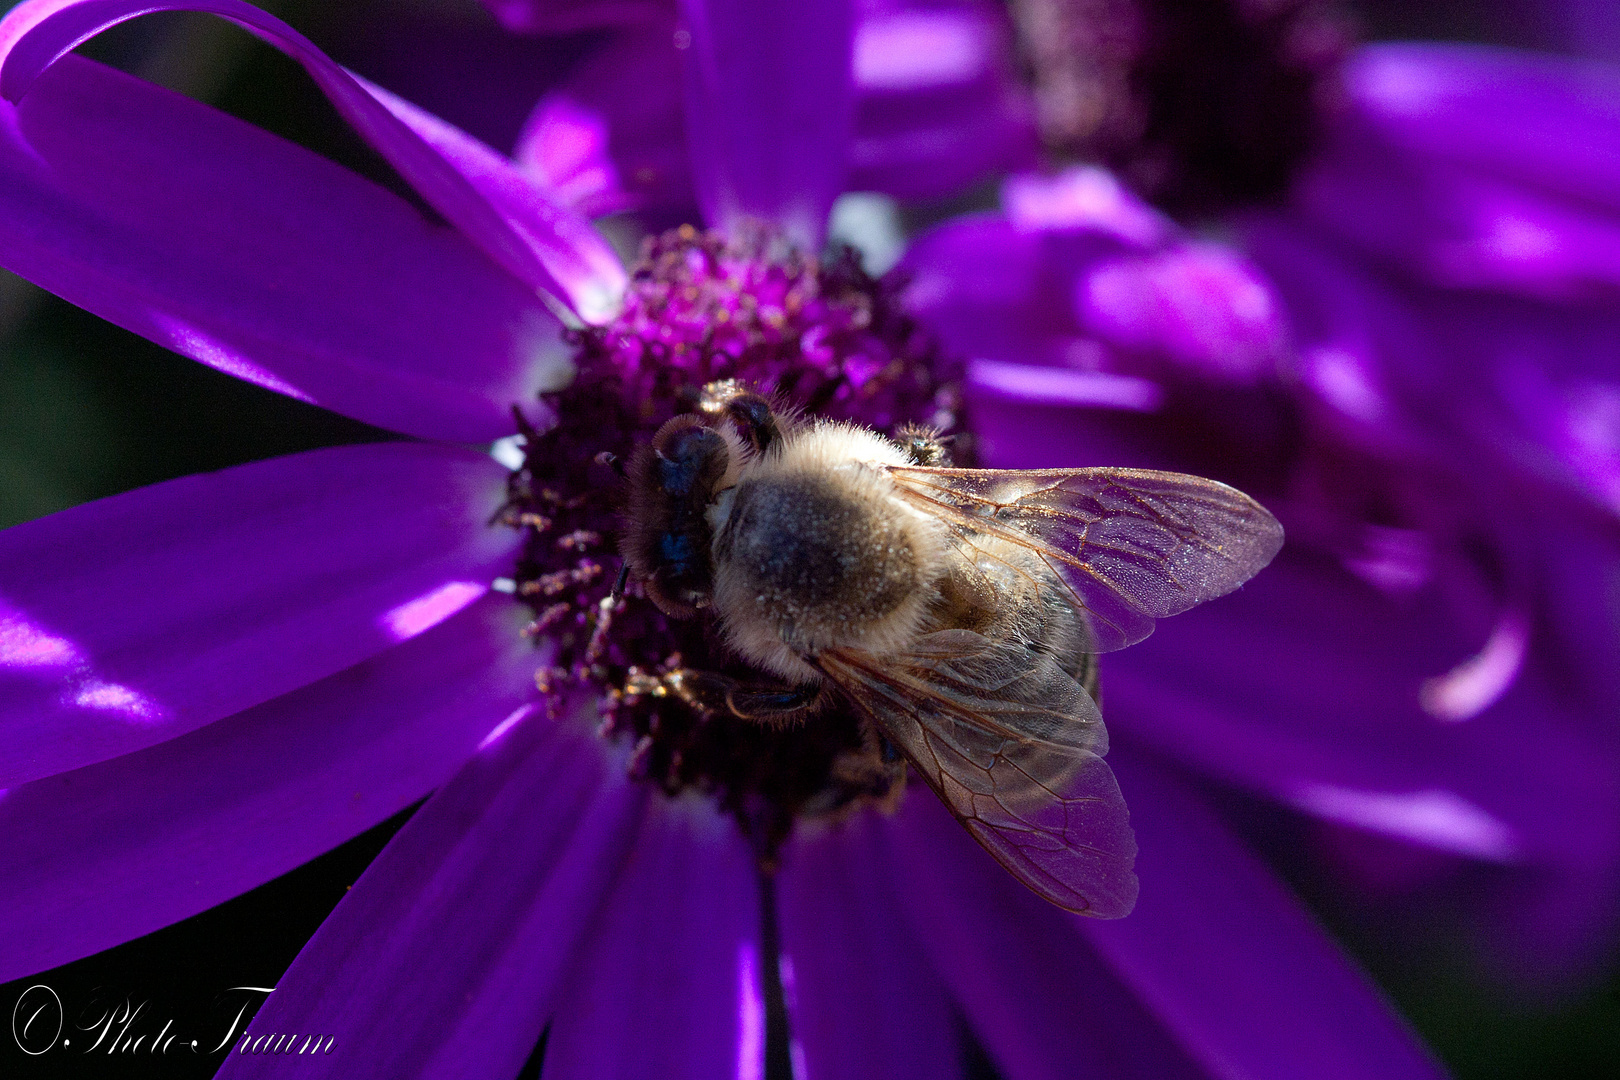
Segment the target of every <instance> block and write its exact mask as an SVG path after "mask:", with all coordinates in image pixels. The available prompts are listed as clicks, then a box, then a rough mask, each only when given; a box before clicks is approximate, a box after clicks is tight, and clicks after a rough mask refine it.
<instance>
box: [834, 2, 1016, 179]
mask: <svg viewBox="0 0 1620 1080" xmlns="http://www.w3.org/2000/svg"><path fill="white" fill-rule="evenodd" d="M860 16H861V17H860V21H859V23H858V25H857V27H856V33H855V52H854V69H855V86H856V93H857V95H858V104H857V111H856V118H855V142H854V144H853V146H852V147H851V148H850V180H849V186H850V187H851V188H854V189H857V190H870V191H882V192H886V193H888V194H891V195H895V196H898V197H900V198H943V197H946V196H949V195H952V194H955V193H957V192H958V191H960V190H961V189H962V188H964V187H967V186H968V185H969V184H972V183H974V182H975V181H978V180H981V179H983V178H984V177H986V176H988V175H990V174H992V173H998V172H1007V171H1011V170H1015V169H1022V168H1028V167H1031V166H1033V165H1034V163H1035V160H1036V157H1037V154H1038V150H1039V147H1038V142H1037V138H1036V133H1035V126H1034V116H1033V110H1032V108H1031V106H1030V103H1029V99H1028V96H1027V95H1026V94H1025V93H1024V92H1023V90H1022V88H1021V87H1020V85H1019V83H1018V80H1017V78H1016V76H1015V74H1014V72H1013V70H1012V46H1011V42H1010V37H1011V34H1010V31H1009V26H1008V22H1007V17H1006V13H1005V11H1003V10H1002V9H1000V8H999V7H998V6H996V5H993V4H990V3H987V2H984V0H950V2H948V3H939V4H930V5H928V6H926V7H924V6H919V5H915V4H910V3H905V2H898V0H878V2H876V3H867V4H863V5H862V6H861V13H860Z"/></svg>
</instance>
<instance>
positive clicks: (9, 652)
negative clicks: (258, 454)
mask: <svg viewBox="0 0 1620 1080" xmlns="http://www.w3.org/2000/svg"><path fill="white" fill-rule="evenodd" d="M505 476H506V474H505V472H504V471H503V470H502V469H501V468H500V467H499V466H498V465H496V464H495V463H494V462H492V461H490V460H489V459H488V458H486V457H483V456H481V455H477V454H473V453H471V452H469V451H465V450H457V449H452V448H448V447H436V446H425V445H419V444H413V443H381V444H376V445H370V446H345V447H334V448H331V449H327V450H314V451H310V452H309V453H304V454H296V455H293V456H290V457H285V458H278V459H275V460H272V461H264V462H258V463H255V464H252V465H242V466H238V467H236V468H233V469H227V470H225V471H223V472H218V473H211V474H208V475H203V476H192V477H186V478H184V479H180V480H173V481H170V482H168V483H164V484H158V485H155V486H153V487H149V488H143V489H141V490H138V491H132V492H128V493H126V494H123V495H116V496H113V497H112V498H109V499H102V500H100V501H99V502H93V503H87V504H85V505H83V506H77V507H74V508H73V509H71V510H65V511H63V512H62V513H59V514H55V515H53V516H51V517H48V518H41V519H39V520H36V521H31V522H27V523H25V524H23V525H18V526H16V527H14V528H12V529H8V530H6V531H5V532H4V533H3V534H0V582H4V585H3V586H0V588H3V589H4V591H3V593H0V688H3V692H0V731H3V732H4V741H5V757H4V769H3V771H0V783H7V784H13V783H17V782H19V781H23V780H29V779H33V778H35V777H40V776H49V775H51V774H52V773H56V772H61V771H62V770H64V769H70V768H76V767H78V766H80V765H86V764H89V763H91V762H94V761H101V760H103V759H105V758H109V757H113V756H115V755H118V754H126V753H129V752H130V751H132V750H137V749H139V748H141V747H143V746H150V745H152V744H153V743H159V742H162V741H163V740H165V739H172V738H174V737H175V736H177V735H180V734H183V733H184V732H187V731H191V730H193V729H194V728H197V727H200V726H202V725H204V724H208V723H211V722H212V721H214V720H218V719H219V718H220V717H223V716H228V715H230V714H232V713H235V712H239V711H241V710H242V709H245V708H248V707H250V706H253V705H257V704H258V703H260V702H262V701H266V700H268V699H270V698H272V697H275V696H276V695H278V694H284V693H286V692H287V691H289V690H294V689H297V688H298V687H300V686H303V685H305V684H307V683H310V682H314V681H315V680H316V679H320V678H324V677H325V676H327V675H330V674H332V673H333V672H335V671H338V670H341V669H343V668H346V667H348V666H349V665H351V664H354V663H357V662H358V661H360V660H363V659H365V658H366V657H368V656H372V655H374V654H375V653H377V652H380V651H382V650H383V649H386V648H388V647H389V646H391V645H393V644H395V643H396V642H398V641H400V640H402V639H404V638H408V637H412V636H414V635H416V634H417V633H420V632H421V631H423V630H425V629H427V628H428V627H430V626H432V625H433V624H434V623H437V622H439V621H441V620H442V619H444V618H445V617H447V616H448V615H450V614H452V613H453V612H454V611H455V610H457V609H458V608H460V607H464V606H466V605H467V604H469V603H471V602H472V601H473V600H475V599H477V598H478V597H479V596H480V595H482V594H483V593H484V592H485V591H486V590H487V589H488V587H489V582H490V581H491V579H492V578H494V577H495V576H496V575H497V574H498V573H500V572H501V571H502V570H503V569H505V568H507V567H509V566H510V560H511V558H512V552H513V551H514V549H515V548H516V546H517V541H518V536H517V532H516V530H512V529H506V528H498V527H491V526H489V525H488V524H487V523H488V521H489V520H490V517H491V516H492V515H493V514H494V512H495V510H496V509H498V508H499V506H500V504H501V502H502V499H503V497H504V490H505V488H504V485H505Z"/></svg>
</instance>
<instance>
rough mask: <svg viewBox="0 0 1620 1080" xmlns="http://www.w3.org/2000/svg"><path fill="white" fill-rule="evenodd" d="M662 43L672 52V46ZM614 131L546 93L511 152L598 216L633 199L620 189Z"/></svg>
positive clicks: (596, 116) (561, 194)
mask: <svg viewBox="0 0 1620 1080" xmlns="http://www.w3.org/2000/svg"><path fill="white" fill-rule="evenodd" d="M665 47H666V49H667V51H668V52H669V53H670V54H671V55H673V54H674V52H675V49H674V47H673V46H670V45H668V44H667V43H666V46H665ZM675 111H676V110H673V109H672V110H671V112H675ZM616 134H619V133H618V132H615V131H613V130H612V128H611V124H610V122H609V120H608V118H607V116H606V115H604V114H603V113H601V112H599V111H598V110H596V109H594V108H592V107H590V106H589V105H587V104H584V103H582V102H580V101H578V100H576V99H575V98H573V97H571V96H570V95H569V94H567V93H550V94H547V95H546V96H545V97H543V98H541V99H540V103H539V104H538V105H536V106H535V107H534V111H533V112H531V113H530V114H529V118H528V120H527V121H525V122H524V125H523V131H522V132H521V133H520V134H519V135H518V145H517V150H516V151H515V152H514V156H515V157H516V158H517V160H518V163H519V164H520V165H521V166H522V167H523V168H525V169H527V170H529V171H530V172H531V173H532V174H534V176H535V178H536V179H537V180H538V181H539V182H540V183H541V184H543V185H544V186H545V188H546V190H548V191H550V192H551V193H552V194H553V195H554V196H555V197H556V198H557V199H559V200H561V201H562V202H563V203H564V204H565V205H567V206H571V207H573V208H574V209H575V210H578V211H579V212H580V213H582V214H584V215H585V216H587V217H601V216H602V215H604V214H611V213H616V212H618V211H621V210H627V209H629V208H630V207H631V206H633V205H635V202H636V200H635V199H634V198H633V197H632V196H630V195H629V194H628V193H627V192H626V191H625V185H624V181H623V180H622V179H621V177H620V175H619V167H618V165H617V164H616V163H615V162H614V160H613V155H612V153H611V151H610V140H611V139H612V138H613V137H614V136H615V135H616ZM678 152H679V151H678V150H674V151H672V153H678Z"/></svg>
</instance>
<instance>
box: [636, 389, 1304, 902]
mask: <svg viewBox="0 0 1620 1080" xmlns="http://www.w3.org/2000/svg"><path fill="white" fill-rule="evenodd" d="M946 460H947V458H946V453H945V449H944V447H943V446H942V444H941V442H940V441H939V440H938V439H937V438H935V437H934V436H933V434H932V433H930V432H928V431H926V430H923V429H917V428H910V429H905V430H903V431H902V432H900V433H899V434H898V435H897V437H896V438H894V439H890V438H886V437H884V436H882V435H880V434H878V433H877V432H875V431H872V430H870V429H868V428H863V427H859V426H856V425H852V424H848V423H840V422H833V421H826V420H813V421H806V420H800V419H798V418H795V417H793V416H792V415H791V414H790V413H788V412H786V411H779V410H778V409H776V408H774V407H773V406H772V404H771V402H770V401H769V400H767V399H766V398H765V397H763V396H762V395H760V394H758V393H756V392H754V391H752V390H749V389H747V388H745V387H743V386H740V385H738V384H736V383H735V382H729V381H728V382H722V383H713V384H710V385H709V386H708V387H706V388H705V389H704V391H703V394H702V398H701V400H700V403H699V407H698V410H697V411H696V412H694V413H691V414H684V415H680V416H676V417H675V418H674V419H672V420H670V421H669V422H667V423H666V424H664V426H663V427H662V428H660V429H659V431H658V432H657V434H656V435H655V436H654V437H653V439H652V441H651V443H650V444H649V445H647V446H644V447H642V448H640V449H639V450H638V451H637V453H636V455H635V457H634V458H633V459H632V461H631V463H630V466H629V468H628V470H627V472H626V476H627V480H628V486H629V496H628V512H627V515H626V529H625V535H624V537H623V540H622V553H623V555H624V558H625V564H626V572H627V574H628V575H631V576H633V577H634V578H635V579H636V580H638V581H640V582H641V583H642V585H643V588H644V589H645V592H646V594H647V595H648V596H649V597H650V598H651V599H652V600H653V602H654V603H656V604H657V605H658V607H659V608H660V609H662V610H663V611H664V612H665V613H666V614H668V615H670V616H672V617H675V618H687V617H691V616H693V615H695V614H697V613H698V611H699V610H700V609H708V610H709V611H711V612H712V614H713V615H714V616H715V617H716V618H717V620H718V624H719V628H720V633H721V636H722V638H723V640H724V641H725V642H726V644H727V645H728V646H729V647H730V648H731V649H732V650H734V651H735V652H736V653H737V654H738V655H739V656H740V657H742V658H743V659H745V660H747V661H748V662H750V663H751V664H752V665H753V666H754V667H756V668H758V669H760V670H762V671H766V672H770V673H772V674H773V675H775V676H777V677H779V678H780V679H782V680H783V683H782V685H781V686H779V687H775V688H768V689H763V690H761V689H757V688H755V689H749V688H745V687H743V686H741V685H738V684H736V683H735V682H733V681H731V680H729V679H725V678H722V677H720V676H717V675H703V676H700V677H698V681H699V682H700V683H701V686H700V687H699V690H698V692H700V693H701V694H703V695H706V697H705V700H706V701H707V702H708V703H710V704H711V705H712V706H713V707H716V708H725V709H727V710H729V711H730V712H732V713H733V714H735V715H737V716H740V717H746V718H752V719H757V720H761V721H764V722H780V721H786V720H794V719H798V718H800V717H804V716H807V715H809V714H810V713H811V711H812V710H814V709H815V708H816V707H817V706H818V704H819V703H820V702H821V701H822V700H823V699H824V696H825V695H826V694H827V693H828V692H829V691H831V692H832V693H834V694H836V695H839V696H841V697H842V698H843V699H845V700H847V702H848V704H849V705H850V706H852V707H853V709H854V710H855V711H856V713H857V715H858V716H859V717H861V718H862V720H863V722H864V723H865V724H866V726H867V727H868V729H869V734H868V738H869V740H871V741H875V742H876V743H877V744H879V745H881V747H882V748H883V751H885V752H886V753H887V754H888V755H889V756H890V758H891V760H893V761H895V762H896V763H898V765H899V768H900V769H902V770H903V768H904V764H903V762H900V756H901V755H903V756H904V759H905V760H908V761H909V762H910V764H911V766H912V767H913V768H914V769H915V770H916V772H917V773H918V775H920V776H921V777H922V778H923V780H924V781H925V782H926V783H927V784H928V786H929V787H931V788H932V789H933V790H934V792H935V794H937V795H938V796H939V798H940V799H941V801H943V802H944V804H945V805H946V807H948V808H949V809H950V811H951V813H952V814H954V815H955V816H956V818H957V820H958V821H960V822H961V823H962V824H963V825H964V826H965V827H966V828H967V830H968V832H969V833H971V834H972V835H973V837H974V839H975V840H977V841H978V842H979V843H980V844H981V845H983V846H984V847H985V848H986V849H987V850H988V851H989V852H990V853H991V854H992V855H994V856H995V858H996V859H997V860H998V861H1000V862H1001V864H1002V865H1003V866H1005V867H1006V868H1007V869H1008V870H1009V871H1011V872H1012V874H1013V875H1014V876H1016V877H1017V878H1018V879H1019V880H1020V881H1022V882H1023V883H1024V884H1025V885H1027V886H1028V887H1029V888H1031V889H1033V890H1034V891H1035V892H1036V893H1038V894H1040V895H1041V896H1043V897H1044V898H1046V899H1047V900H1049V901H1051V902H1052V903H1054V904H1057V905H1058V906H1060V907H1063V908H1066V909H1068V910H1070V911H1076V912H1081V913H1084V914H1088V915H1095V916H1100V917H1118V916H1121V915H1124V914H1126V913H1127V912H1128V911H1129V910H1130V909H1131V907H1132V906H1133V905H1134V903H1135V899H1136V888H1137V885H1136V877H1135V874H1134V871H1133V863H1134V859H1135V853H1136V845H1135V839H1134V836H1133V834H1132V832H1131V829H1130V823H1129V817H1128V814H1127V811H1126V808H1125V803H1124V800H1123V798H1122V796H1121V794H1120V790H1119V786H1118V784H1117V783H1116V782H1115V779H1114V776H1113V772H1112V770H1110V769H1109V767H1108V765H1107V764H1106V763H1105V762H1104V761H1103V755H1104V754H1105V753H1106V752H1107V748H1108V747H1107V734H1106V732H1105V730H1104V728H1103V721H1102V715H1101V713H1100V711H1099V709H1098V706H1097V702H1096V696H1097V664H1096V654H1098V653H1101V652H1107V651H1109V650H1112V649H1118V648H1121V647H1123V646H1126V645H1130V644H1132V643H1134V642H1137V641H1140V640H1142V639H1143V638H1144V637H1146V636H1147V635H1148V634H1149V633H1150V632H1151V631H1152V629H1153V624H1154V620H1155V619H1160V618H1163V617H1165V616H1168V615H1174V614H1176V613H1178V612H1181V611H1185V610H1187V609H1188V608H1190V607H1192V606H1193V605H1195V604H1198V603H1201V602H1202V601H1204V600H1208V599H1211V598H1212V597H1217V596H1221V595H1223V594H1225V593H1228V592H1230V591H1231V590H1233V589H1235V588H1237V587H1238V586H1239V585H1241V584H1242V583H1243V582H1245V581H1247V580H1248V579H1249V578H1250V577H1252V576H1253V575H1254V574H1256V573H1257V572H1258V571H1259V570H1260V569H1261V568H1262V567H1264V566H1265V565H1266V564H1267V563H1268V562H1270V561H1271V558H1272V556H1273V555H1275V554H1276V553H1277V550H1278V549H1279V548H1280V547H1281V546H1282V540H1283V534H1282V527H1281V526H1280V525H1279V524H1278V522H1277V520H1276V518H1274V517H1273V516H1272V515H1271V514H1270V513H1268V512H1267V511H1266V510H1265V509H1264V508H1263V507H1261V506H1260V505H1259V504H1258V503H1256V502H1255V501H1254V500H1253V499H1251V498H1249V497H1248V496H1247V495H1244V494H1243V493H1241V492H1239V491H1236V490H1234V489H1233V488H1230V487H1227V486H1226V485H1224V484H1220V483H1217V482H1215V481H1213V480H1205V479H1201V478H1199V477H1195V476H1186V475H1182V474H1179V473H1169V472H1154V471H1148V470H1142V469H1115V468H1092V469H1038V470H995V469H957V468H950V467H948V466H947V465H946V464H945V462H946ZM894 751H898V753H895V752H894ZM902 776H903V772H902Z"/></svg>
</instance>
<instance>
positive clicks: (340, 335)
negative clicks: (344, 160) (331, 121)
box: [0, 9, 566, 441]
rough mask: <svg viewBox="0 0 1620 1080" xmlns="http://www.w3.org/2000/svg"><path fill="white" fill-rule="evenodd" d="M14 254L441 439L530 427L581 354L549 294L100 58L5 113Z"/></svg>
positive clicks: (245, 364)
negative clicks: (519, 411) (541, 399)
mask: <svg viewBox="0 0 1620 1080" xmlns="http://www.w3.org/2000/svg"><path fill="white" fill-rule="evenodd" d="M19 10H21V9H19ZM13 55H15V54H13ZM7 70H8V71H9V70H10V69H7ZM0 254H3V257H4V259H5V263H6V266H7V267H8V268H10V269H12V270H14V271H16V272H17V273H19V274H21V275H23V276H24V277H27V278H30V279H31V280H33V281H35V282H36V283H38V284H40V285H42V286H44V287H45V288H48V289H50V290H52V291H53V292H56V293H58V294H59V295H61V296H63V297H64V298H66V299H68V300H70V301H72V302H74V303H76V304H79V305H81V306H83V307H86V308H88V309H89V310H91V311H93V312H95V313H96V314H98V315H101V316H102V317H104V318H107V319H110V320H112V321H113V322H116V323H118V324H120V325H121V326H125V327H127V328H129V329H131V330H134V331H136V332H137V333H140V334H142V335H144V336H145V337H148V338H151V339H152V340H153V341H156V342H158V343H159V344H161V345H165V346H168V347H169V348H172V349H175V350H176V351H178V352H181V353H183V354H185V355H187V356H190V357H192V358H194V359H197V360H200V361H202V362H203V363H206V364H209V365H211V366H213V367H217V368H219V369H220V370H222V371H226V372H228V373H230V374H232V375H236V376H237V377H239V378H243V379H246V380H248V381H250V382H254V383H257V384H259V385H261V386H267V387H270V388H271V389H274V390H278V391H281V392H282V393H286V394H290V395H292V396H294V397H298V398H302V399H304V400H307V401H313V402H315V403H317V404H320V405H324V406H326V407H329V408H332V409H335V410H337V411H339V412H344V413H347V414H349V415H351V416H355V417H358V418H360V419H362V420H366V421H368V422H371V423H375V424H381V425H384V426H387V427H391V428H394V429H396V430H400V431H408V432H413V433H418V434H422V435H426V436H430V437H437V438H444V439H453V440H462V441H483V440H487V439H491V438H497V437H500V436H501V435H504V434H510V432H511V414H510V408H511V405H512V403H513V402H515V401H520V400H525V399H528V398H531V397H532V396H533V392H534V390H535V389H536V387H537V386H538V384H539V383H540V382H541V381H542V380H543V379H544V378H545V377H546V372H547V371H548V369H554V368H555V367H556V366H557V364H558V363H559V362H560V360H561V358H562V357H563V356H565V355H566V353H565V350H566V346H565V345H564V344H563V343H562V342H561V340H560V338H559V329H560V328H559V326H558V324H557V320H556V319H555V317H553V316H552V315H551V314H550V313H549V312H548V311H547V310H546V309H545V307H544V306H543V305H542V304H541V303H540V302H539V301H538V299H537V298H536V297H534V296H533V295H532V294H531V293H530V292H529V291H528V290H526V289H524V288H523V287H522V286H520V285H519V284H518V283H517V282H515V281H514V280H513V279H512V278H510V277H509V276H508V275H506V274H504V273H502V272H501V271H500V270H499V269H498V268H496V267H495V266H493V265H492V264H491V263H490V262H489V260H488V259H486V258H485V257H484V256H483V255H482V254H481V253H480V252H478V251H477V250H475V249H474V248H473V247H471V246H470V245H469V244H467V243H466V241H465V240H464V239H462V238H461V237H460V236H459V235H457V234H456V233H454V232H452V231H449V230H447V229H444V228H442V227H439V226H434V225H431V224H429V223H427V222H426V221H425V220H423V218H422V216H421V214H419V213H418V212H417V211H416V210H414V209H413V208H412V207H411V206H409V205H408V204H407V203H406V202H404V201H403V200H402V199H399V198H398V197H396V196H394V195H392V194H389V193H387V192H385V191H383V190H382V189H380V188H378V187H377V186H376V185H374V184H371V183H369V182H367V181H364V180H362V179H360V178H359V177H357V176H355V175H354V174H353V173H350V172H349V171H348V170H346V169H342V168H339V167H338V166H336V165H334V164H332V163H331V162H329V161H327V160H326V159H324V158H322V157H319V156H317V155H315V154H312V153H310V152H308V151H306V150H303V149H301V148H299V147H296V146H293V145H292V144H290V143H287V142H285V141H283V140H281V139H278V138H275V137H274V136H271V135H269V134H267V133H265V132H263V131H261V130H259V129H258V128H255V127H252V126H250V125H247V124H243V123H242V122H240V121H238V120H235V119H233V118H232V117H229V116H225V115H223V114H221V113H218V112H215V111H214V110H212V109H208V108H206V107H204V106H202V105H199V104H197V103H196V102H194V101H191V100H189V99H187V98H184V97H181V96H179V95H177V94H173V93H170V92H169V91H167V90H163V89H160V88H158V87H155V86H152V85H150V84H148V83H145V82H141V81H140V80H137V79H133V78H130V77H129V76H127V75H123V74H121V73H119V72H116V71H113V70H111V69H109V68H104V67H101V66H100V65H98V64H95V63H93V62H91V61H88V60H84V59H82V58H80V57H74V56H68V57H64V58H63V59H62V60H61V61H60V62H59V63H57V64H55V65H53V66H52V67H51V68H50V69H49V70H47V71H45V72H43V73H42V74H41V75H40V76H39V78H38V79H37V80H36V81H35V82H34V84H33V86H32V89H31V92H30V93H29V94H28V96H27V97H26V98H25V99H24V100H23V103H22V104H21V105H19V106H16V107H13V106H11V105H8V104H4V103H0Z"/></svg>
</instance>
